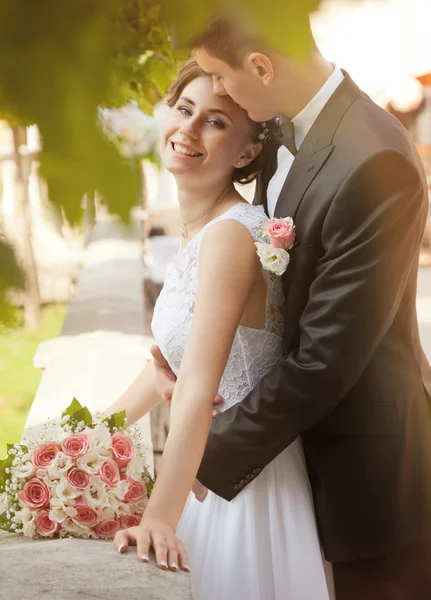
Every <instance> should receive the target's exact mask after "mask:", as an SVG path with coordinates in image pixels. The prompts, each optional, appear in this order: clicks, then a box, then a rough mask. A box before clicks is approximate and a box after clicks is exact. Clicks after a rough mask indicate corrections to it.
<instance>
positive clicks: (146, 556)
mask: <svg viewBox="0 0 431 600" xmlns="http://www.w3.org/2000/svg"><path fill="white" fill-rule="evenodd" d="M141 560H143V561H144V562H149V560H150V557H149V556H148V554H141Z"/></svg>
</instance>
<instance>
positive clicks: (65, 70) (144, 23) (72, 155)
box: [0, 0, 320, 322]
mask: <svg viewBox="0 0 431 600" xmlns="http://www.w3.org/2000/svg"><path fill="white" fill-rule="evenodd" d="M319 2H320V0H274V1H273V3H272V6H271V10H268V5H267V3H265V2H262V0H234V1H231V2H229V3H226V2H225V1H222V0H205V1H202V0H181V1H179V0H162V1H161V2H160V1H159V0H62V1H61V2H58V0H38V2H34V0H1V1H0V118H3V119H6V120H7V121H8V122H9V123H10V125H12V126H15V127H16V133H17V135H16V136H15V139H16V140H18V138H19V135H18V134H19V129H21V130H22V129H23V127H25V126H27V125H30V124H37V126H38V128H39V130H40V133H41V137H42V140H43V147H42V151H41V155H40V161H41V171H40V173H41V176H42V177H43V178H44V179H45V180H46V182H47V186H48V190H49V199H50V201H51V202H52V203H53V204H54V205H55V206H56V207H58V208H61V209H62V210H63V211H64V214H65V215H66V217H67V219H68V220H69V222H70V223H76V222H77V221H78V219H79V217H80V212H81V202H82V198H83V196H84V195H85V194H86V193H87V194H91V193H93V192H94V190H97V192H98V194H99V195H100V196H101V197H102V198H103V200H104V202H106V204H107V206H108V208H109V210H110V211H111V212H113V213H116V214H119V215H120V216H121V217H122V218H123V219H125V220H127V218H128V215H129V212H130V209H131V208H132V206H134V205H135V204H136V202H137V198H138V192H139V170H138V169H132V168H131V166H130V165H129V164H128V163H127V161H125V160H123V159H122V158H121V157H120V155H119V153H118V151H117V149H116V148H115V146H114V145H113V144H112V143H110V142H109V141H108V140H107V139H106V137H104V136H103V133H102V132H101V129H100V127H99V126H98V123H97V109H98V107H119V106H121V105H124V104H125V103H127V102H129V101H130V100H135V101H136V102H137V103H138V105H139V106H140V107H141V108H142V109H143V110H144V111H146V112H148V113H151V111H152V107H153V106H154V104H155V103H156V102H158V101H159V100H160V99H161V98H162V97H163V95H164V94H165V92H166V90H167V88H168V86H169V84H170V83H171V81H172V79H173V77H174V76H175V72H176V67H177V64H178V61H179V60H182V59H183V58H184V56H185V53H186V52H187V51H188V50H189V42H190V40H191V39H192V38H193V37H194V36H195V35H196V34H197V33H198V32H199V31H201V30H202V28H203V27H204V26H205V23H206V22H207V21H208V19H209V18H210V17H211V16H212V15H213V14H215V13H217V12H218V11H219V10H220V9H228V10H229V11H231V12H232V11H236V12H237V14H238V18H248V19H249V20H250V22H251V23H254V24H255V25H256V26H257V27H258V29H259V30H260V32H261V33H262V34H263V35H264V36H266V37H267V38H268V39H270V41H271V43H272V45H273V46H274V47H276V48H279V49H282V50H285V51H287V52H289V53H290V54H292V55H294V56H298V57H300V56H301V55H303V54H304V53H305V52H306V50H307V48H309V44H310V37H309V29H308V14H309V12H312V11H314V10H316V9H317V7H318V5H319ZM287 23H288V24H289V32H290V33H289V36H286V24H287ZM172 40H174V42H175V47H176V48H177V50H175V51H174V50H173V48H172V43H171V42H172ZM15 155H16V160H17V161H18V162H19V163H20V162H21V158H20V147H19V143H18V142H16V144H15ZM17 167H18V168H17V172H18V173H20V175H19V177H18V179H20V181H21V182H22V181H24V183H25V173H24V174H23V173H22V170H23V166H22V164H21V165H20V164H17ZM20 181H18V180H17V183H20ZM21 206H22V207H23V211H24V212H23V214H24V215H25V212H26V198H25V193H23V195H22V197H21ZM23 236H25V237H27V238H28V240H27V241H28V243H27V250H26V251H25V252H23V253H22V254H23V255H24V256H25V258H24V259H21V265H22V266H23V268H24V275H25V279H26V281H27V289H28V291H31V289H32V290H33V292H32V293H33V296H34V298H37V286H36V287H35V285H34V279H35V277H34V272H33V271H32V266H31V265H32V262H34V261H33V260H32V256H31V232H30V230H29V224H28V223H27V229H25V223H24V229H23ZM0 252H2V253H3V255H4V256H1V259H2V260H1V270H2V272H3V271H4V273H3V274H2V276H1V277H0V322H1V321H2V320H3V319H4V316H5V312H4V310H3V307H4V306H5V302H4V297H5V289H6V288H8V287H10V286H14V285H16V283H17V280H16V277H15V275H16V273H17V272H18V267H17V263H16V262H15V263H13V255H12V253H11V252H9V250H8V249H7V248H6V247H5V246H4V245H3V242H2V241H1V240H0ZM6 263H7V268H5V265H6Z"/></svg>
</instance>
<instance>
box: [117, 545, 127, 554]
mask: <svg viewBox="0 0 431 600" xmlns="http://www.w3.org/2000/svg"><path fill="white" fill-rule="evenodd" d="M125 547H126V544H120V546H118V552H122V551H123V550H124V548H125Z"/></svg>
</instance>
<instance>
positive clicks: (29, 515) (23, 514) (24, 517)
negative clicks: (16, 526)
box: [13, 506, 36, 525]
mask: <svg viewBox="0 0 431 600" xmlns="http://www.w3.org/2000/svg"><path fill="white" fill-rule="evenodd" d="M35 516H36V513H35V512H32V511H31V510H30V509H29V508H27V507H26V506H24V507H23V508H22V509H21V510H17V511H16V513H15V516H14V518H13V520H14V521H15V523H22V524H23V525H25V523H29V522H30V521H33V520H34V517H35Z"/></svg>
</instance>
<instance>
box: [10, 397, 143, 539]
mask: <svg viewBox="0 0 431 600" xmlns="http://www.w3.org/2000/svg"><path fill="white" fill-rule="evenodd" d="M125 419H126V415H125V412H122V413H116V414H114V415H111V416H110V417H103V416H102V415H98V416H96V417H94V418H93V417H92V415H91V413H90V412H89V410H88V409H87V408H86V407H82V406H81V404H80V403H79V402H78V401H77V400H76V399H74V400H73V402H72V404H71V405H70V406H69V407H68V408H67V409H66V410H65V412H64V413H63V414H62V418H61V420H49V421H48V422H46V423H45V424H44V425H43V426H42V427H41V428H40V430H39V431H38V432H37V433H33V434H30V435H29V439H28V441H26V445H24V444H15V445H13V446H10V445H8V453H7V456H6V458H5V459H4V460H2V461H0V494H1V495H0V513H1V514H0V528H1V529H4V530H6V531H10V532H13V533H21V534H23V535H25V536H27V537H31V538H33V537H80V538H89V537H92V538H111V537H113V536H114V535H115V533H116V532H117V531H118V529H120V528H128V527H133V526H134V525H138V524H139V522H140V520H141V517H142V514H143V511H144V508H145V506H146V503H147V499H148V496H149V494H150V492H151V488H152V485H153V481H152V479H151V477H150V475H149V473H148V469H147V467H146V465H145V461H144V458H143V452H142V450H141V448H142V444H141V443H140V440H139V435H138V433H137V431H134V430H133V429H132V430H131V431H128V432H127V433H126V432H125V431H122V428H123V427H124V425H125Z"/></svg>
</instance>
